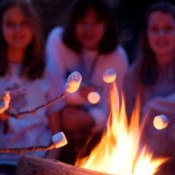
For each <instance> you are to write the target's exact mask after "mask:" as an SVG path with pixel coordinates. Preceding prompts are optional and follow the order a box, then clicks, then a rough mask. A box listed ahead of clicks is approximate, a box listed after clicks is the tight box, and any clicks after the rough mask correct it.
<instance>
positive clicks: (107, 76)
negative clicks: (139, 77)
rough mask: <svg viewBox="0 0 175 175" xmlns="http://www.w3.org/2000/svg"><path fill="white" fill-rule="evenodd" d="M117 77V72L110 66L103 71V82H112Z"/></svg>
mask: <svg viewBox="0 0 175 175" xmlns="http://www.w3.org/2000/svg"><path fill="white" fill-rule="evenodd" d="M116 77H117V73H116V71H115V69H112V68H108V69H106V70H105V71H104V73H103V81H104V82H105V83H112V82H114V81H115V80H116Z"/></svg>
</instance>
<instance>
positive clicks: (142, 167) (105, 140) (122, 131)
mask: <svg viewBox="0 0 175 175" xmlns="http://www.w3.org/2000/svg"><path fill="white" fill-rule="evenodd" d="M114 97H115V98H114ZM118 99H119V98H118V92H117V88H116V86H115V83H112V84H110V103H111V104H110V107H111V113H110V115H109V119H108V125H107V130H106V132H104V133H103V137H102V139H101V141H100V143H99V144H98V145H97V146H96V147H95V149H93V150H92V151H91V154H90V156H89V157H87V158H84V159H82V160H78V161H77V163H76V165H77V166H80V167H83V168H87V169H91V170H95V171H99V172H104V173H110V174H116V175H117V174H119V175H153V174H155V173H156V171H157V170H158V167H159V166H160V165H161V164H162V163H163V162H165V161H166V160H167V159H166V158H162V159H154V160H153V158H152V155H151V153H149V152H147V151H146V146H145V147H144V148H142V149H141V148H140V145H139V143H140V135H141V129H140V128H139V111H140V109H139V100H137V102H136V108H135V111H133V115H132V118H131V122H130V124H128V121H127V117H126V113H125V105H124V102H123V103H122V104H121V106H119V104H118ZM119 109H120V110H119Z"/></svg>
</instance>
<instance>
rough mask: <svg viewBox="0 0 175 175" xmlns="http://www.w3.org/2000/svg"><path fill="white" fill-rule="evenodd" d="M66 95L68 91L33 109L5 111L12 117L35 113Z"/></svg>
mask: <svg viewBox="0 0 175 175" xmlns="http://www.w3.org/2000/svg"><path fill="white" fill-rule="evenodd" d="M66 95H67V93H62V94H61V95H60V96H58V97H56V98H54V99H52V100H50V101H49V102H47V103H45V104H43V105H40V106H37V107H36V108H34V109H31V110H27V111H22V112H18V113H13V112H9V111H5V113H6V114H7V115H10V116H12V117H19V116H20V115H24V114H34V113H35V112H37V111H38V110H40V109H41V108H45V107H48V106H50V105H52V104H53V103H55V102H57V101H58V100H61V99H63V98H64V97H65V96H66Z"/></svg>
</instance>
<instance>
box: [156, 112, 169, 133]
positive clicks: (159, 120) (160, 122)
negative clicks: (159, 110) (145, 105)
mask: <svg viewBox="0 0 175 175" xmlns="http://www.w3.org/2000/svg"><path fill="white" fill-rule="evenodd" d="M168 124H169V119H168V117H167V116H166V115H158V116H156V117H154V120H153V125H154V127H155V128H156V129H158V130H162V129H164V128H166V127H167V126H168Z"/></svg>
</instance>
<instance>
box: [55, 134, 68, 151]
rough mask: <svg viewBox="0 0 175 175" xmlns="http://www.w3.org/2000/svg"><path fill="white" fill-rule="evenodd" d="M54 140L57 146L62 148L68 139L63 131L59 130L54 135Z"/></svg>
mask: <svg viewBox="0 0 175 175" xmlns="http://www.w3.org/2000/svg"><path fill="white" fill-rule="evenodd" d="M52 142H53V143H54V145H55V148H60V147H62V146H64V145H66V144H67V139H66V136H65V135H64V133H63V132H59V133H56V134H54V135H53V136H52Z"/></svg>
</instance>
